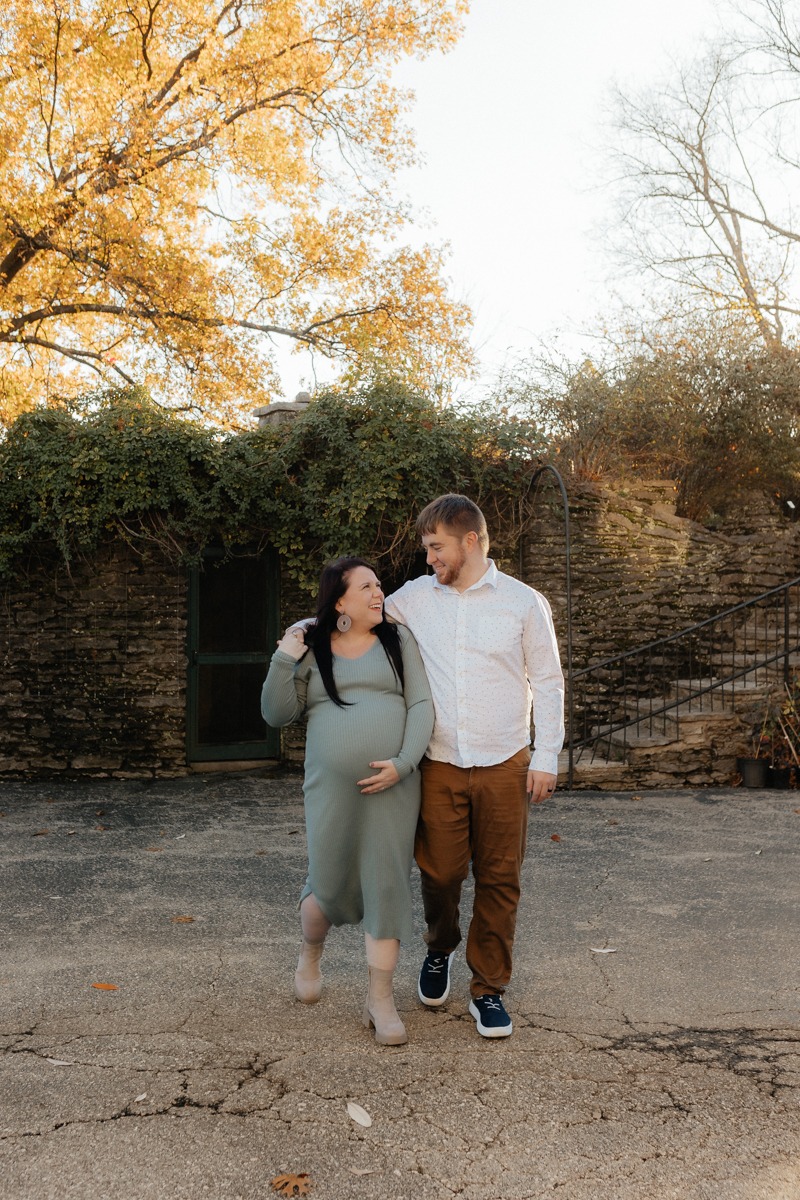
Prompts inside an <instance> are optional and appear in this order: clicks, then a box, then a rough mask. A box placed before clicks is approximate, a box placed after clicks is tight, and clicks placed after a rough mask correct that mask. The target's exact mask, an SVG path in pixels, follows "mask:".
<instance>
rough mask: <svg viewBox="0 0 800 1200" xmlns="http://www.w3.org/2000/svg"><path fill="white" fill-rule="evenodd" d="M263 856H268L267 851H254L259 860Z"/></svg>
mask: <svg viewBox="0 0 800 1200" xmlns="http://www.w3.org/2000/svg"><path fill="white" fill-rule="evenodd" d="M263 854H269V850H256V858H261V856H262V855H263Z"/></svg>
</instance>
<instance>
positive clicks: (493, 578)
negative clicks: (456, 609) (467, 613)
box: [433, 558, 499, 596]
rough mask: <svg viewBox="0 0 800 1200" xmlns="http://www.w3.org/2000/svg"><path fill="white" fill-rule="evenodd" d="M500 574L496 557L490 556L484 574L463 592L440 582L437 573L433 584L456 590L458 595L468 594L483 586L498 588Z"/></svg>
mask: <svg viewBox="0 0 800 1200" xmlns="http://www.w3.org/2000/svg"><path fill="white" fill-rule="evenodd" d="M498 574H499V572H498V570H497V565H496V563H495V561H494V559H493V558H490V559H489V566H488V567H487V568H486V570H485V571H484V573H483V575H481V577H480V579H476V581H475V583H473V584H471V585H470V586H469V587H468V588H466V589H465V591H463V592H458V591H457V589H456V588H454V587H449V586H448V585H446V584H444V583H439V580H438V579H437V578H436V576H435V575H434V576H433V586H434V587H435V588H439V590H440V591H442V592H456V595H461V596H466V594H467V592H477V591H478V589H479V588H482V587H492V588H496V587H497V576H498Z"/></svg>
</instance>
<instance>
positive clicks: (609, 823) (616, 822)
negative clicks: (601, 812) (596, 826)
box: [606, 821, 619, 825]
mask: <svg viewBox="0 0 800 1200" xmlns="http://www.w3.org/2000/svg"><path fill="white" fill-rule="evenodd" d="M606 825H619V821H606Z"/></svg>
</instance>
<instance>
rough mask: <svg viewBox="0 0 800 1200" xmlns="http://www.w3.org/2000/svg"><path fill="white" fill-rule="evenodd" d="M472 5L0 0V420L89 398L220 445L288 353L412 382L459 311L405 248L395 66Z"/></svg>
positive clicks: (425, 373)
mask: <svg viewBox="0 0 800 1200" xmlns="http://www.w3.org/2000/svg"><path fill="white" fill-rule="evenodd" d="M465 6H466V0H394V2H393V0H227V2H225V0H5V4H4V11H3V21H2V26H1V27H0V419H2V420H3V421H5V422H7V421H9V420H11V419H13V417H14V416H15V415H16V414H17V413H18V412H20V411H22V410H23V409H25V408H29V407H31V406H32V405H34V404H37V403H42V402H48V401H51V400H52V399H53V398H55V397H59V396H64V395H67V394H69V393H70V392H72V391H75V390H76V389H85V388H86V386H87V382H88V381H89V380H91V379H94V380H97V379H98V378H99V379H100V380H102V381H106V382H117V383H142V384H144V385H145V386H147V387H149V388H150V389H151V390H152V391H154V393H155V394H156V395H157V396H158V397H159V398H161V399H163V400H164V401H165V402H166V403H171V404H174V405H175V406H176V407H180V408H181V409H184V410H191V411H194V412H197V413H199V414H201V415H203V416H204V417H206V418H210V419H213V420H216V421H219V422H221V423H224V424H227V425H234V426H235V425H236V424H238V423H239V422H241V420H242V419H243V417H244V414H245V412H246V411H249V410H251V409H252V406H253V405H254V404H256V403H259V402H264V401H268V400H269V399H270V397H271V393H273V390H274V387H275V383H276V380H275V374H274V362H273V355H274V353H275V347H276V346H277V345H278V344H280V343H281V342H284V343H287V344H295V345H298V346H306V347H314V348H315V349H316V350H318V351H320V352H321V353H323V354H325V355H328V356H331V357H338V358H342V359H344V360H345V361H346V362H349V363H350V364H355V365H356V366H357V364H358V363H360V362H363V361H365V360H368V361H371V362H375V361H379V362H382V363H384V364H386V365H388V366H390V367H391V368H392V369H394V370H397V371H400V372H402V373H404V375H405V377H406V378H407V379H408V380H409V382H410V383H411V384H414V383H418V382H420V381H426V382H430V379H431V374H432V373H435V375H436V377H437V378H438V379H440V380H441V379H444V378H447V377H452V376H453V375H458V374H461V373H463V371H464V369H465V367H466V366H467V365H468V361H469V352H468V349H467V345H466V340H465V330H466V327H467V322H468V318H469V314H468V312H467V310H466V309H465V308H464V306H463V305H459V304H457V303H455V302H454V301H453V300H452V299H450V298H449V297H448V292H447V286H446V281H445V278H444V275H443V258H442V253H441V251H440V250H437V249H436V248H434V247H430V246H425V247H423V248H421V249H420V248H417V249H410V248H408V247H407V246H404V245H403V244H402V234H403V229H404V226H406V223H407V222H408V220H409V213H408V212H407V211H406V209H405V208H404V206H403V205H402V204H398V203H397V202H396V200H395V198H394V197H393V195H392V191H391V185H392V183H393V177H394V175H395V172H396V171H397V169H398V168H399V167H400V166H402V165H403V164H405V163H407V162H408V161H409V160H410V158H411V157H412V156H413V152H414V147H413V139H412V137H411V135H410V132H409V130H408V128H407V127H406V125H405V123H404V113H405V111H406V108H407V104H408V97H407V96H406V95H405V94H403V93H402V92H399V91H398V90H397V89H396V88H395V87H393V85H392V80H391V70H392V67H393V66H394V64H395V63H396V62H397V61H398V60H399V59H400V58H401V57H402V56H404V55H423V54H425V53H428V52H430V51H432V50H434V49H446V48H447V47H448V46H450V45H451V44H452V43H453V41H454V40H455V38H456V37H457V36H458V32H459V28H460V19H461V16H462V14H463V10H464V8H465Z"/></svg>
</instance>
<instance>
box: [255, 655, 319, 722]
mask: <svg viewBox="0 0 800 1200" xmlns="http://www.w3.org/2000/svg"><path fill="white" fill-rule="evenodd" d="M307 658H308V655H306V658H305V659H303V660H302V662H300V663H298V662H296V660H295V659H293V658H291V656H290V655H288V654H284V652H283V650H276V651H275V653H274V654H273V656H272V661H271V662H270V664H269V671H268V672H267V678H266V679H265V680H264V686H263V687H262V689H261V715H262V717H263V718H264V720H265V721H266V722H267V724H268V725H271V726H272V727H273V729H280V728H281V726H282V725H291V723H292V721H296V720H297V718H298V717H300V716H302V714H303V712H304V711H305V707H306V693H307V691H308V669H307V668H306V669H303V664H304V663H305V662H306V660H307Z"/></svg>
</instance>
